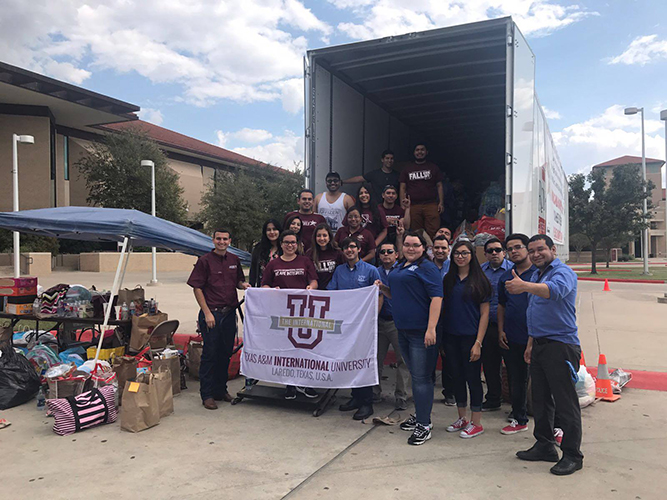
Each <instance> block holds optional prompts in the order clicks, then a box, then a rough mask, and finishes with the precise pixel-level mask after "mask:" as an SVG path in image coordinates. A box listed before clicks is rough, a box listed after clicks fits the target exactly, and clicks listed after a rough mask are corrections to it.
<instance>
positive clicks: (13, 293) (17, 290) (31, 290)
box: [0, 286, 37, 297]
mask: <svg viewBox="0 0 667 500" xmlns="http://www.w3.org/2000/svg"><path fill="white" fill-rule="evenodd" d="M26 295H37V287H36V286H28V287H23V286H21V287H18V286H12V287H6V288H0V296H6V297H25V296H26Z"/></svg>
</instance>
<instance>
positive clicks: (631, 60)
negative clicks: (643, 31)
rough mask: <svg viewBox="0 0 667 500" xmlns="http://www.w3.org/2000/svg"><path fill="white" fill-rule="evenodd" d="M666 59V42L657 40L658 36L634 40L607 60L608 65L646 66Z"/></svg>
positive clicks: (641, 37)
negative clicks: (621, 51) (619, 52)
mask: <svg viewBox="0 0 667 500" xmlns="http://www.w3.org/2000/svg"><path fill="white" fill-rule="evenodd" d="M662 59H667V40H659V39H658V35H646V36H640V37H637V38H635V39H634V40H633V41H632V42H631V43H630V45H628V48H627V49H625V51H624V52H623V53H622V54H620V55H618V56H616V57H612V58H611V59H609V61H608V62H609V64H628V65H631V64H638V65H640V66H645V65H646V64H649V63H652V62H656V61H659V60H662Z"/></svg>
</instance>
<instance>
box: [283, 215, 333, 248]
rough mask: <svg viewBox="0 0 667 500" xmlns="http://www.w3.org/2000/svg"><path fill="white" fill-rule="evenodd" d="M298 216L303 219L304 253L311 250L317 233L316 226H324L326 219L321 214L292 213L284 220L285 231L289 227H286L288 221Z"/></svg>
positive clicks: (302, 238)
mask: <svg viewBox="0 0 667 500" xmlns="http://www.w3.org/2000/svg"><path fill="white" fill-rule="evenodd" d="M294 215H298V216H299V219H301V234H300V237H301V242H302V243H303V250H304V252H305V251H307V250H308V249H309V248H310V245H311V244H312V243H313V233H314V232H315V226H317V225H318V224H324V223H325V222H326V219H325V218H324V217H323V216H321V215H320V214H302V213H300V212H298V211H295V212H290V213H288V214H287V215H285V218H284V219H283V229H285V230H287V229H289V227H286V226H285V224H286V223H287V219H289V218H290V217H292V216H294Z"/></svg>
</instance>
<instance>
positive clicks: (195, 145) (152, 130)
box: [99, 120, 289, 173]
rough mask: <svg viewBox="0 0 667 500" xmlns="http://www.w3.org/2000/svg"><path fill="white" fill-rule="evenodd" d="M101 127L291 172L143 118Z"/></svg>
mask: <svg viewBox="0 0 667 500" xmlns="http://www.w3.org/2000/svg"><path fill="white" fill-rule="evenodd" d="M99 128H101V129H107V130H114V131H118V130H131V129H138V130H140V131H142V132H144V133H145V134H146V135H148V137H150V138H151V139H153V140H154V141H156V142H157V143H158V144H161V145H163V146H167V147H172V148H175V149H180V150H182V151H188V152H191V153H196V154H199V155H204V156H208V157H209V158H214V159H216V160H222V161H224V162H229V163H233V164H237V165H238V164H240V165H247V166H252V167H263V168H269V169H271V170H273V171H274V172H279V173H289V171H288V170H285V169H284V168H280V167H275V166H273V165H269V164H268V163H263V162H261V161H258V160H254V159H252V158H248V157H247V156H243V155H240V154H238V153H234V152H233V151H229V150H228V149H224V148H221V147H218V146H214V145H213V144H209V143H208V142H204V141H200V140H198V139H194V138H192V137H188V136H187V135H183V134H179V133H178V132H174V131H173V130H169V129H166V128H163V127H160V126H158V125H154V124H152V123H148V122H145V121H143V120H136V121H133V122H120V123H110V124H107V125H101V126H100V127H99Z"/></svg>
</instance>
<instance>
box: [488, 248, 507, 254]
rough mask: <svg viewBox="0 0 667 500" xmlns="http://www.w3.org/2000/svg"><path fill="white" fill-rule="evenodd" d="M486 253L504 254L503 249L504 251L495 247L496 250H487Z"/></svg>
mask: <svg viewBox="0 0 667 500" xmlns="http://www.w3.org/2000/svg"><path fill="white" fill-rule="evenodd" d="M485 252H486V253H503V249H502V248H498V247H495V248H488V249H486V250H485Z"/></svg>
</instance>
